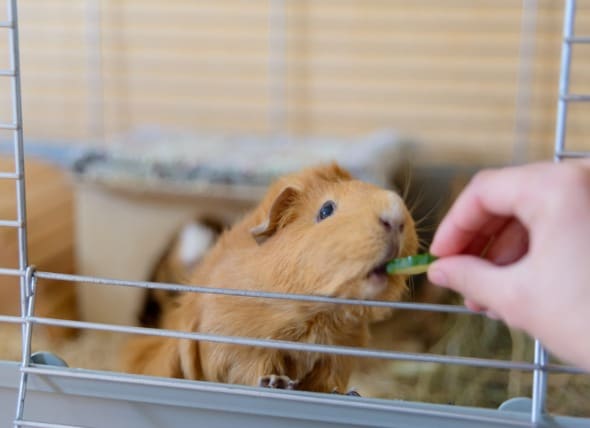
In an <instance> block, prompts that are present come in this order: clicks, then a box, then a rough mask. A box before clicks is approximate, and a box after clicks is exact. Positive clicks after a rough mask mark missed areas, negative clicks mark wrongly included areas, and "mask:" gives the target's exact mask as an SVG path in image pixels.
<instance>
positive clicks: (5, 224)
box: [0, 220, 22, 227]
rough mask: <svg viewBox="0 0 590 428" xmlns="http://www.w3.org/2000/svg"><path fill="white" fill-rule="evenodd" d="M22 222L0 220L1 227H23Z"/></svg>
mask: <svg viewBox="0 0 590 428" xmlns="http://www.w3.org/2000/svg"><path fill="white" fill-rule="evenodd" d="M21 226H22V223H21V222H20V221H18V220H0V227H21Z"/></svg>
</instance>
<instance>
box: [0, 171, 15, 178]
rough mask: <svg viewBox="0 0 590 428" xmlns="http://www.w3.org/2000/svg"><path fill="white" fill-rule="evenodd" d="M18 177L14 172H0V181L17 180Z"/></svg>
mask: <svg viewBox="0 0 590 428" xmlns="http://www.w3.org/2000/svg"><path fill="white" fill-rule="evenodd" d="M19 178H20V175H18V174H17V173H16V172H0V180H18V179H19Z"/></svg>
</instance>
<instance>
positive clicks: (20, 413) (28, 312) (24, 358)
mask: <svg viewBox="0 0 590 428" xmlns="http://www.w3.org/2000/svg"><path fill="white" fill-rule="evenodd" d="M24 279H25V284H26V285H25V290H24V295H25V296H24V299H23V300H25V302H26V303H25V305H24V306H25V313H23V327H24V333H23V343H22V355H21V373H20V380H19V385H18V396H17V402H16V416H15V418H14V428H16V427H18V426H20V425H21V424H20V423H19V422H22V421H23V418H24V411H25V398H26V393H27V380H28V373H27V372H26V371H25V369H26V368H27V367H29V366H30V364H31V340H32V335H33V324H32V323H31V321H29V320H30V318H31V317H32V316H33V315H34V313H35V291H36V283H37V280H36V277H35V268H34V267H33V266H29V267H27V271H26V274H25V276H24Z"/></svg>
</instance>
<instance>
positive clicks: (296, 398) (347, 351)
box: [0, 0, 590, 428]
mask: <svg viewBox="0 0 590 428" xmlns="http://www.w3.org/2000/svg"><path fill="white" fill-rule="evenodd" d="M273 4H274V8H275V9H274V14H275V15H276V17H278V21H280V20H281V19H282V15H281V11H280V8H279V6H277V4H278V3H277V2H276V1H275V2H274V3H273ZM7 7H8V15H7V16H8V20H7V21H5V22H0V31H5V30H7V31H8V32H9V50H10V69H8V70H0V78H9V79H11V97H12V116H13V117H12V121H11V122H10V123H0V130H7V131H11V132H12V134H13V135H12V137H13V150H14V165H15V170H14V171H6V172H0V179H6V180H14V182H15V187H16V202H17V218H16V219H15V220H12V219H9V220H6V219H2V220H0V227H11V228H16V229H17V236H18V252H19V254H18V256H19V257H18V269H10V268H4V267H0V275H3V276H12V277H17V278H19V283H20V293H21V302H20V303H21V315H20V316H4V315H0V322H5V323H14V324H20V325H21V328H22V349H21V351H22V358H21V361H20V363H6V362H0V388H2V387H6V386H7V385H8V386H10V381H15V382H16V383H18V392H17V400H16V409H15V418H14V421H13V426H14V427H22V426H29V427H62V428H65V427H69V428H73V427H74V425H68V424H61V423H51V422H43V421H36V420H33V419H27V418H25V409H26V404H27V395H28V394H36V393H43V392H50V394H51V395H54V396H60V397H62V396H63V397H65V400H76V399H77V397H78V398H79V397H84V396H88V397H94V398H96V399H102V400H105V399H109V398H111V399H112V397H113V396H115V397H117V398H118V399H120V400H123V401H126V402H136V403H137V402H143V404H145V405H149V403H152V404H154V403H158V397H160V398H162V394H163V395H165V396H166V397H165V398H164V399H163V401H161V402H160V403H159V404H162V403H163V402H165V401H166V400H168V404H170V403H169V400H170V398H169V397H168V394H170V393H175V394H176V400H177V402H176V404H175V406H176V407H179V406H180V404H179V403H183V405H185V406H188V407H190V405H191V403H192V404H193V406H192V408H193V409H196V411H201V412H202V411H204V410H205V409H208V410H212V409H213V410H215V411H217V412H218V413H219V414H218V415H217V416H216V418H223V414H224V412H232V411H233V412H234V413H237V414H239V415H249V416H250V417H253V419H252V420H253V421H254V420H255V421H256V422H255V423H256V424H257V425H260V426H267V425H265V424H268V423H271V424H272V423H274V422H273V420H274V419H273V418H278V419H279V420H285V418H291V419H299V420H302V421H303V420H305V421H307V422H309V421H313V422H315V423H318V424H323V425H314V426H333V424H335V423H339V424H349V425H350V426H406V425H409V424H411V425H415V424H416V423H418V424H421V425H428V424H429V423H432V422H433V421H436V423H437V424H439V425H441V426H462V424H465V425H466V426H469V425H472V424H474V423H477V424H478V426H507V425H510V426H531V425H533V426H539V425H553V424H559V425H560V426H571V427H577V426H590V419H578V418H571V417H568V416H551V415H548V414H546V413H545V402H546V394H547V377H548V375H549V373H550V372H561V373H583V371H582V370H579V369H576V368H573V367H568V366H563V365H554V364H550V363H549V357H548V354H547V352H546V351H545V349H544V348H543V346H542V344H541V343H540V342H539V341H538V340H536V341H535V349H534V350H535V354H534V360H533V362H532V363H529V362H513V361H510V362H508V361H498V360H494V359H481V358H471V357H451V356H443V355H432V354H412V353H404V352H390V351H376V350H370V349H354V348H346V347H337V346H328V345H310V344H305V345H303V344H298V343H295V342H287V341H279V340H263V339H246V338H237V337H233V338H232V337H225V336H220V335H212V334H204V333H186V332H180V331H174V330H161V329H150V328H144V327H124V326H117V325H113V324H101V323H91V322H83V321H68V320H60V319H52V318H43V317H37V316H35V315H34V308H35V297H36V290H37V286H38V285H37V279H53V280H59V281H66V282H85V283H89V284H93V285H96V286H100V285H118V286H124V287H139V288H150V289H163V290H173V291H183V292H206V293H217V294H229V295H239V296H242V297H243V298H259V297H264V298H273V299H291V300H306V301H318V302H331V303H335V304H336V303H340V304H343V303H345V304H354V305H364V306H382V307H390V308H397V309H412V310H433V311H439V312H454V313H467V314H472V315H474V316H478V315H479V314H476V313H474V312H471V311H469V310H468V309H466V308H464V307H460V306H452V305H432V304H416V303H402V302H377V301H358V300H350V299H338V298H331V297H323V296H311V295H306V296H303V295H286V294H280V293H265V292H254V291H243V290H228V289H223V290H222V289H216V288H211V287H206V286H188V287H187V286H184V285H178V284H161V283H153V282H144V281H123V280H115V279H109V278H98V277H84V276H80V275H67V274H59V273H53V272H41V271H37V270H36V268H35V267H34V266H32V265H30V264H29V261H28V248H27V222H26V203H25V190H26V188H25V187H26V186H25V177H24V171H25V159H24V144H23V141H24V138H23V117H22V100H21V81H20V77H21V73H20V58H19V40H18V14H17V0H7ZM575 11H576V0H565V8H564V21H563V41H562V51H561V62H560V78H559V97H558V104H557V120H556V130H555V148H554V161H555V162H560V161H562V160H564V159H568V158H580V157H587V156H589V154H588V153H584V152H573V151H568V150H566V147H565V141H566V132H567V113H568V105H569V104H570V103H574V102H576V103H577V102H590V95H586V94H571V93H570V92H569V78H570V69H571V61H572V46H573V45H574V44H590V36H577V35H575V33H574V20H575ZM274 31H278V29H277V28H275V29H274ZM279 42H280V39H279ZM281 48H282V46H281V43H278V44H277V46H275V47H274V49H276V51H280V50H281ZM274 61H275V63H274V65H273V67H275V68H277V69H279V70H280V69H281V68H282V67H283V64H282V62H281V59H280V57H279V59H276V58H275V60H274ZM275 96H276V103H277V104H281V99H282V98H281V97H282V94H281V83H280V82H276V83H275ZM283 115H284V112H281V111H280V109H279V110H278V113H276V115H275V116H274V119H273V122H274V123H276V124H277V126H276V128H275V129H277V130H280V129H281V126H280V124H281V123H282V121H284V118H283ZM34 325H54V326H63V327H76V328H87V329H96V330H107V331H118V332H124V333H135V334H150V335H159V336H166V337H175V338H187V339H195V340H210V341H219V342H224V343H235V344H243V345H251V346H265V347H270V348H281V349H296V350H304V351H313V352H331V353H334V352H336V353H340V354H344V355H351V356H359V357H378V358H386V359H392V360H393V359H395V360H399V359H405V360H412V361H422V362H436V363H446V364H461V365H472V366H478V367H492V368H500V369H516V370H524V371H530V372H532V373H533V387H532V401H531V402H530V411H528V412H522V411H520V412H519V411H513V410H510V408H509V406H507V410H506V411H498V410H489V409H480V408H466V407H460V406H447V405H437V404H430V403H412V402H401V401H390V400H387V401H384V400H377V399H365V398H363V399H356V398H352V397H340V396H328V395H320V394H313V393H307V392H301V391H294V392H293V391H270V390H264V389H260V388H254V387H246V386H240V385H225V384H216V383H211V382H195V381H186V380H175V379H163V378H153V377H147V376H135V375H126V374H120V373H107V372H99V371H89V370H81V369H70V368H67V367H59V366H58V367H55V366H53V367H51V366H46V365H43V364H37V363H36V362H35V360H34V359H33V358H32V355H31V340H32V329H33V326H34ZM7 379H8V383H7V381H6V380H7ZM97 387H98V391H95V389H96V388H97ZM142 388H143V390H142ZM136 396H139V397H140V398H135V397H136ZM195 397H197V398H198V399H197V400H196V401H195ZM141 399H143V401H142V400H141ZM134 400H135V401H134ZM195 402H196V403H198V405H196V404H195ZM231 404H235V405H236V406H237V407H236V408H231V406H230V405H231ZM521 404H522V402H521ZM526 406H529V404H526V403H525V407H526ZM176 407H175V408H176ZM269 411H270V414H269ZM257 412H258V413H257ZM314 418H316V419H314ZM347 418H348V419H347ZM205 419H206V420H208V421H210V422H212V421H219V420H220V419H215V418H209V419H207V417H205ZM76 426H78V425H76ZM125 426H129V425H128V424H126V425H125ZM228 426H230V425H228ZM268 426H273V425H268Z"/></svg>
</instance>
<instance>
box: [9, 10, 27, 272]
mask: <svg viewBox="0 0 590 428" xmlns="http://www.w3.org/2000/svg"><path fill="white" fill-rule="evenodd" d="M16 3H17V2H16V0H8V19H9V20H10V22H12V23H13V25H12V27H11V28H10V29H9V48H10V65H11V69H12V70H13V72H14V75H13V76H12V77H11V80H12V85H11V86H12V122H13V123H14V124H15V128H16V129H14V131H13V141H14V163H15V173H16V175H17V176H18V178H17V179H16V199H17V221H18V222H19V226H18V263H19V268H20V269H21V270H24V269H26V267H27V265H28V264H29V260H28V249H27V227H26V226H27V224H26V202H25V157H24V149H23V120H22V117H23V113H22V99H21V81H20V52H19V39H18V15H17V8H16V7H17V6H16ZM22 281H24V279H22Z"/></svg>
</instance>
